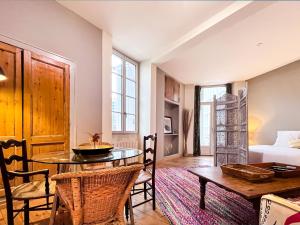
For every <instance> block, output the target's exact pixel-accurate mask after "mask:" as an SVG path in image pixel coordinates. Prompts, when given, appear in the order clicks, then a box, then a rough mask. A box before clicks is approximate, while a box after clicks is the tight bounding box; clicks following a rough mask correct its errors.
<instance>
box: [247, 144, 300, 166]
mask: <svg viewBox="0 0 300 225" xmlns="http://www.w3.org/2000/svg"><path fill="white" fill-rule="evenodd" d="M259 162H279V163H287V164H290V165H298V166H300V149H295V148H288V147H279V146H274V145H253V146H249V163H259Z"/></svg>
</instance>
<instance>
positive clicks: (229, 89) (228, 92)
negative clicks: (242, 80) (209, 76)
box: [226, 83, 232, 94]
mask: <svg viewBox="0 0 300 225" xmlns="http://www.w3.org/2000/svg"><path fill="white" fill-rule="evenodd" d="M226 93H227V94H232V83H228V84H226Z"/></svg>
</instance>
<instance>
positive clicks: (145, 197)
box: [144, 182, 147, 200]
mask: <svg viewBox="0 0 300 225" xmlns="http://www.w3.org/2000/svg"><path fill="white" fill-rule="evenodd" d="M144 199H145V200H147V183H146V182H145V183H144Z"/></svg>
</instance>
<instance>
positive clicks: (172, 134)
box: [164, 134, 179, 136]
mask: <svg viewBox="0 0 300 225" xmlns="http://www.w3.org/2000/svg"><path fill="white" fill-rule="evenodd" d="M164 135H165V136H178V135H179V134H164Z"/></svg>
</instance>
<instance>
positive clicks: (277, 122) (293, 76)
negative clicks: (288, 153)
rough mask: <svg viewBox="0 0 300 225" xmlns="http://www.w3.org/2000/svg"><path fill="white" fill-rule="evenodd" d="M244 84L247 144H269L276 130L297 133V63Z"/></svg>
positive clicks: (299, 75) (299, 71)
mask: <svg viewBox="0 0 300 225" xmlns="http://www.w3.org/2000/svg"><path fill="white" fill-rule="evenodd" d="M247 83H248V118H249V142H250V144H268V145H269V144H270V145H272V144H274V143H275V140H276V135H277V131H278V130H300V116H299V111H300V104H299V99H300V88H299V84H300V60H298V61H296V62H293V63H290V64H288V65H285V66H283V67H280V68H278V69H275V70H273V71H270V72H268V73H265V74H262V75H260V76H258V77H255V78H252V79H250V80H248V82H247ZM296 151H298V150H296Z"/></svg>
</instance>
